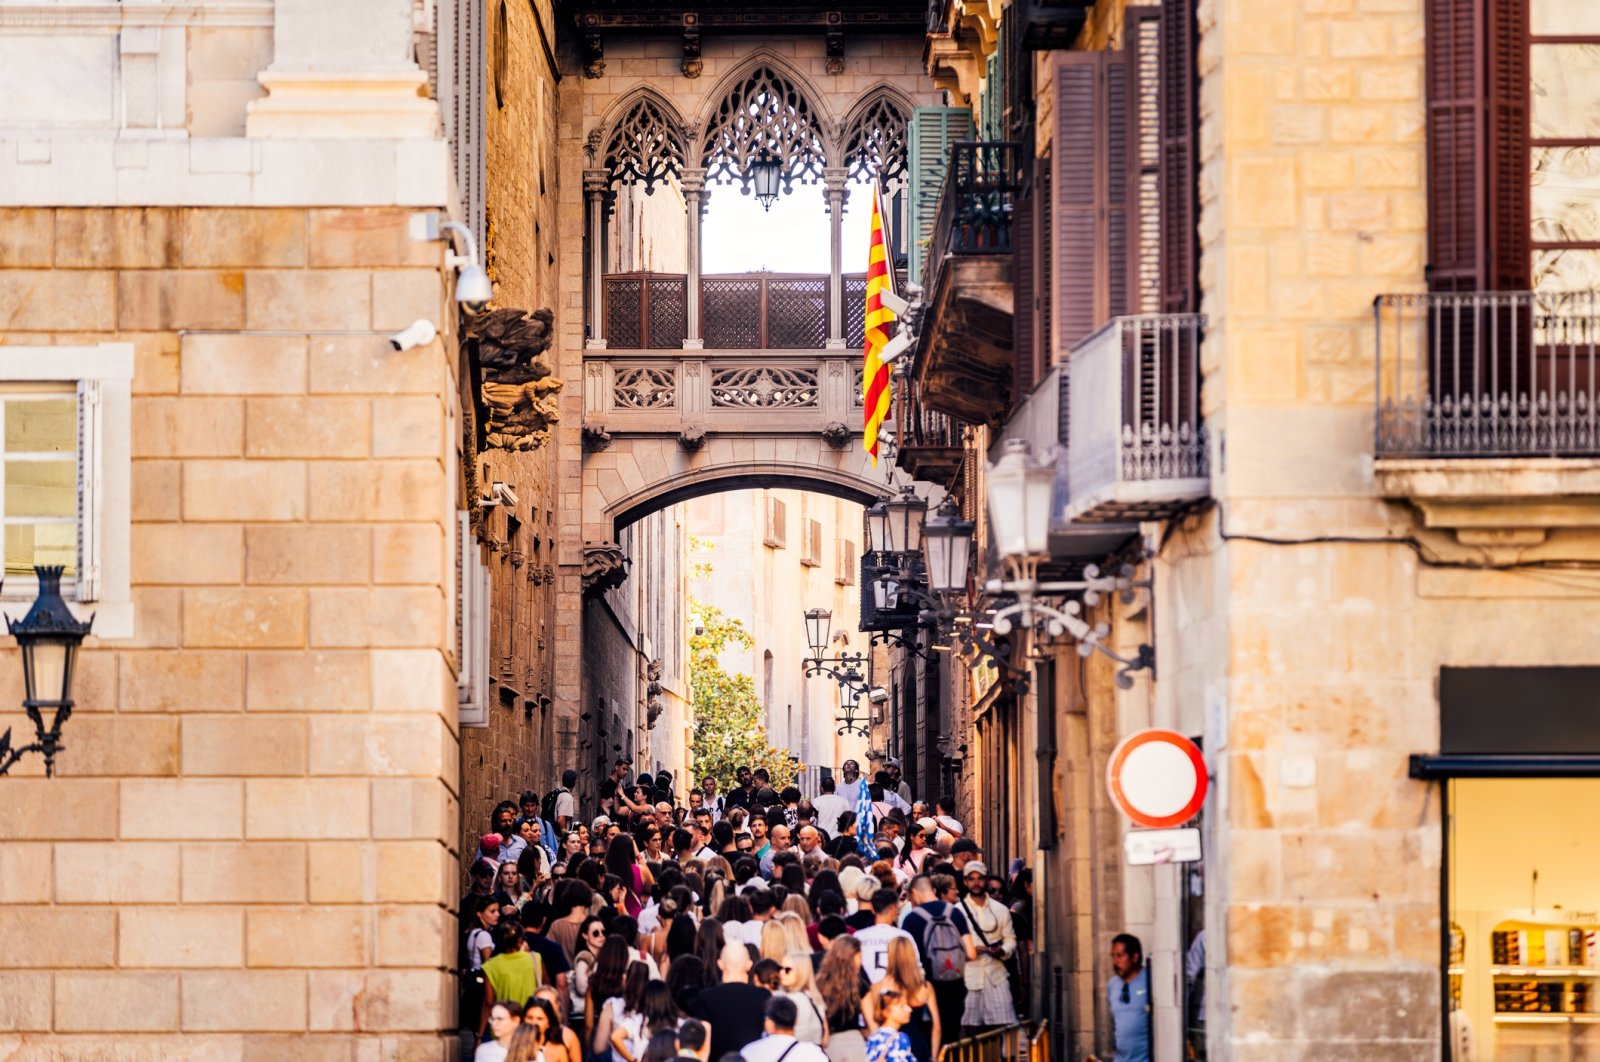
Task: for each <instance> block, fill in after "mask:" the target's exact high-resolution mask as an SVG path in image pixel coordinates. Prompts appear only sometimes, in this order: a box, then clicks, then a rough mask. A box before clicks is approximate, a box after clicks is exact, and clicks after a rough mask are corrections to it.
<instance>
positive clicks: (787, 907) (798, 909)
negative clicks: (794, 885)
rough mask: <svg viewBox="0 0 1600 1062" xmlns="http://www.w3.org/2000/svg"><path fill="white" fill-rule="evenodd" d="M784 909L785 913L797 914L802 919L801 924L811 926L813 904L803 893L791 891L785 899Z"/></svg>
mask: <svg viewBox="0 0 1600 1062" xmlns="http://www.w3.org/2000/svg"><path fill="white" fill-rule="evenodd" d="M783 910H784V913H785V914H794V915H797V916H798V917H799V919H800V924H801V925H803V926H809V925H810V924H811V923H812V921H813V919H812V917H811V904H810V903H808V902H807V901H806V898H805V896H804V895H802V894H801V893H798V892H791V893H790V894H789V895H788V897H787V898H785V899H784V901H783Z"/></svg>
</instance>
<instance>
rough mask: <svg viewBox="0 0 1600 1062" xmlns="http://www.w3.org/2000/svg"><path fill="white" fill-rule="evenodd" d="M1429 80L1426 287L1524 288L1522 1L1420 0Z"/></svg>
mask: <svg viewBox="0 0 1600 1062" xmlns="http://www.w3.org/2000/svg"><path fill="white" fill-rule="evenodd" d="M1427 78H1428V84H1427V90H1428V104H1427V106H1428V191H1429V195H1428V258H1429V262H1428V265H1429V286H1430V288H1431V289H1432V290H1434V291H1439V292H1452V291H1481V290H1486V289H1491V288H1497V289H1501V290H1518V289H1525V288H1527V287H1528V286H1529V284H1530V283H1531V276H1530V274H1531V270H1532V263H1531V254H1532V252H1531V247H1530V239H1531V236H1530V233H1529V207H1528V189H1529V180H1528V166H1529V161H1530V160H1529V158H1528V136H1529V130H1528V95H1529V88H1528V3H1527V0H1495V2H1493V3H1484V2H1483V0H1427Z"/></svg>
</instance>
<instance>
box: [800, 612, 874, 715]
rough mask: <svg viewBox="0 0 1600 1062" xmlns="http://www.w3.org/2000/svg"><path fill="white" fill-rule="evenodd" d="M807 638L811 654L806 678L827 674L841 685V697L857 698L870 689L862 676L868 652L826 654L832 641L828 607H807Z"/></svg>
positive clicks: (830, 614)
mask: <svg viewBox="0 0 1600 1062" xmlns="http://www.w3.org/2000/svg"><path fill="white" fill-rule="evenodd" d="M805 617H806V641H808V642H810V643H811V645H810V648H811V655H810V656H808V657H807V658H806V672H805V676H806V678H811V677H813V676H815V675H826V676H828V677H829V678H831V679H833V680H834V681H835V682H837V683H838V684H839V690H840V694H841V696H845V697H856V696H859V695H860V694H861V693H863V692H865V691H866V688H867V686H866V681H865V680H864V679H863V678H862V677H861V671H862V668H863V667H864V666H865V665H866V661H867V657H866V654H865V653H841V654H840V655H838V656H827V655H825V654H826V653H827V651H828V645H829V642H830V635H829V631H830V629H831V628H832V626H833V613H832V612H830V611H829V610H828V609H825V608H811V609H807V610H806V613H805Z"/></svg>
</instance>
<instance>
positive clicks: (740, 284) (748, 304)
mask: <svg viewBox="0 0 1600 1062" xmlns="http://www.w3.org/2000/svg"><path fill="white" fill-rule="evenodd" d="M602 288H603V291H604V295H605V302H604V317H603V319H604V321H605V337H606V346H607V347H608V348H610V349H613V350H677V349H682V347H683V341H684V339H685V338H686V337H687V336H688V327H687V326H688V315H689V298H688V288H689V278H688V277H686V276H684V275H683V274H681V273H614V274H608V275H607V276H606V277H605V278H604V281H603V285H602ZM866 298H867V280H866V276H865V275H864V274H861V273H847V274H845V276H844V340H845V344H846V345H847V346H848V347H850V348H851V349H854V350H859V349H861V347H862V345H863V343H864V341H865V336H864V328H865V316H866ZM828 310H829V293H828V277H827V275H826V274H823V275H820V276H819V275H807V274H791V273H726V274H711V275H706V276H702V277H701V278H700V321H699V325H700V335H701V337H702V342H703V346H704V347H705V349H707V350H821V349H823V348H824V347H826V346H827V341H828Z"/></svg>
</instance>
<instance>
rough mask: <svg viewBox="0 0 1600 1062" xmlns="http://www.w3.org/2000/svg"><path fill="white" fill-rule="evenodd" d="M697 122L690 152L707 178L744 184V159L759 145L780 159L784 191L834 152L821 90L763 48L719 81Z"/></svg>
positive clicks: (817, 174) (815, 178)
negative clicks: (694, 138)
mask: <svg viewBox="0 0 1600 1062" xmlns="http://www.w3.org/2000/svg"><path fill="white" fill-rule="evenodd" d="M752 106H754V107H756V108H757V112H756V113H755V114H752V113H751V108H752ZM697 128H698V138H697V141H696V143H695V145H694V158H695V161H696V164H697V165H699V166H701V167H703V168H704V169H705V170H706V178H707V180H711V181H716V180H719V179H721V180H728V179H731V180H732V181H733V182H734V183H738V184H740V185H742V186H744V187H746V188H748V185H749V181H750V176H749V161H750V159H751V158H752V157H753V156H754V154H755V153H756V151H757V150H759V149H760V148H763V147H767V148H771V149H773V150H775V151H776V152H777V154H778V156H779V158H780V160H781V161H782V162H783V164H784V165H783V187H784V191H786V192H787V191H789V190H790V189H791V188H792V186H793V184H794V183H795V182H796V181H799V182H800V183H802V184H814V183H817V182H819V181H821V180H822V171H823V170H824V169H826V168H827V167H829V166H832V165H834V160H835V157H836V155H837V137H838V126H837V122H836V121H835V120H834V118H833V115H832V113H831V112H830V111H829V109H828V106H827V103H826V102H825V99H824V96H823V94H822V93H820V92H818V91H817V90H816V86H814V85H813V84H812V83H811V80H810V79H809V78H807V77H806V76H805V75H804V74H802V73H801V72H800V71H798V70H796V69H795V68H794V67H793V66H792V65H791V64H790V63H788V62H786V61H785V60H784V59H782V58H781V57H780V56H777V55H773V54H772V53H770V52H767V51H765V50H762V51H758V52H755V53H753V54H751V55H750V56H748V57H747V58H746V59H745V60H744V61H743V62H741V63H740V64H739V65H738V66H737V67H735V68H734V69H733V70H731V71H729V72H728V73H727V74H726V75H724V76H723V78H722V79H721V80H720V81H718V83H717V86H716V88H715V90H714V91H713V92H712V93H711V94H710V95H709V96H708V97H707V100H706V105H705V110H704V112H703V113H702V114H701V115H700V120H699V123H698V126H697Z"/></svg>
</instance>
